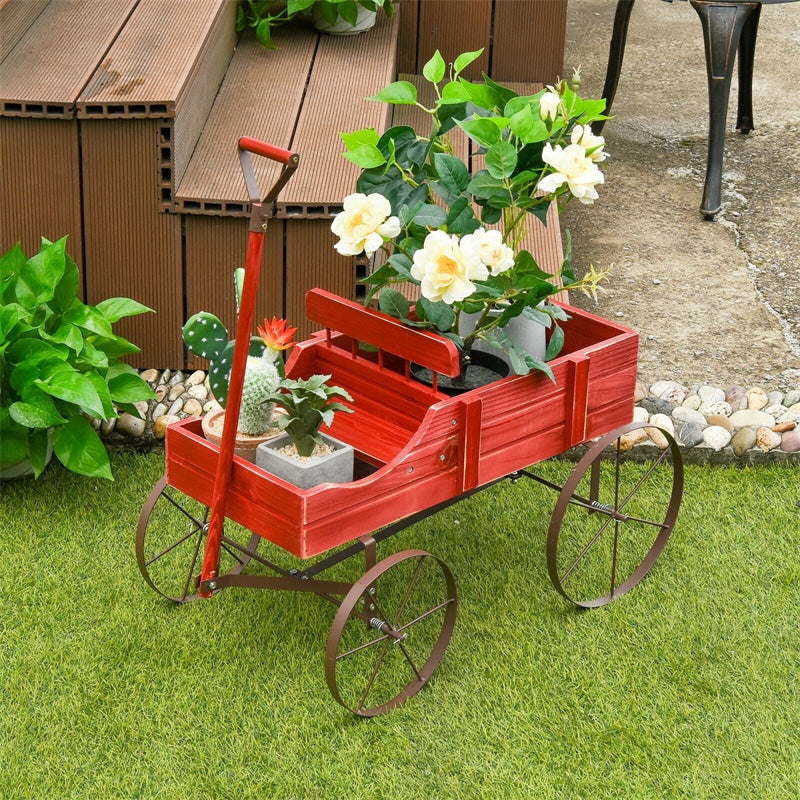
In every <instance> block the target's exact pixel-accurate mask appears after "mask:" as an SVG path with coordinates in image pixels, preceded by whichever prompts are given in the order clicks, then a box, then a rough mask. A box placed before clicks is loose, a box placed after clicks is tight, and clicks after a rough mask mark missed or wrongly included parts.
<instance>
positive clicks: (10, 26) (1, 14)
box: [0, 0, 50, 62]
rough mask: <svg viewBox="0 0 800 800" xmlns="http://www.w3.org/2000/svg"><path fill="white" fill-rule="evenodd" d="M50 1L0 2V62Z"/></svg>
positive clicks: (17, 0) (5, 0) (9, 0)
mask: <svg viewBox="0 0 800 800" xmlns="http://www.w3.org/2000/svg"><path fill="white" fill-rule="evenodd" d="M49 2H50V0H25V2H19V0H0V62H2V61H3V59H4V58H5V57H6V56H7V55H8V54H9V53H10V52H11V51H12V50H13V49H14V47H15V46H16V44H17V42H18V41H19V40H20V39H21V38H22V36H23V35H24V33H25V31H27V30H28V28H29V27H30V26H31V25H32V24H33V23H34V21H35V20H36V18H37V17H38V16H39V14H41V13H42V10H43V9H44V8H45V7H46V6H47V4H48V3H49Z"/></svg>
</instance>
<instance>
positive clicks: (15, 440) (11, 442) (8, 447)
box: [0, 408, 31, 468]
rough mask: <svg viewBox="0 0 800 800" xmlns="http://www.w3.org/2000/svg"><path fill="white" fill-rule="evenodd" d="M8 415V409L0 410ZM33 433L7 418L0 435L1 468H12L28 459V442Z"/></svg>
mask: <svg viewBox="0 0 800 800" xmlns="http://www.w3.org/2000/svg"><path fill="white" fill-rule="evenodd" d="M0 410H2V411H4V412H5V414H6V415H8V409H5V408H3V409H0ZM30 435H31V432H30V431H29V430H28V429H27V428H25V427H24V426H22V425H19V424H18V423H16V422H14V421H13V420H11V419H10V417H8V416H6V421H5V422H4V423H3V426H2V435H0V466H2V467H4V468H5V467H10V466H11V465H12V464H17V463H19V462H20V461H23V460H24V459H26V458H28V440H29V438H30Z"/></svg>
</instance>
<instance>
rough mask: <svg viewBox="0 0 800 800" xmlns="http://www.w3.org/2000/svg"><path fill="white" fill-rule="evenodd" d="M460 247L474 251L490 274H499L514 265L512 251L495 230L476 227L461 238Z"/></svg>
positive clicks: (463, 249)
mask: <svg viewBox="0 0 800 800" xmlns="http://www.w3.org/2000/svg"><path fill="white" fill-rule="evenodd" d="M461 249H462V251H469V252H473V251H474V252H475V254H476V255H477V256H478V258H479V259H480V261H481V263H482V264H483V265H484V266H486V267H488V268H489V270H490V271H491V273H492V275H499V274H500V273H501V272H505V271H506V270H509V269H511V267H513V266H514V251H513V250H512V249H511V248H510V247H509V246H508V245H507V244H505V243H504V242H503V236H502V234H501V233H500V231H497V230H488V231H487V230H486V229H485V228H478V230H476V231H475V232H474V233H468V234H467V235H466V236H464V237H463V238H462V239H461Z"/></svg>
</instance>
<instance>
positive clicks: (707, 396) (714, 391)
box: [697, 386, 725, 403]
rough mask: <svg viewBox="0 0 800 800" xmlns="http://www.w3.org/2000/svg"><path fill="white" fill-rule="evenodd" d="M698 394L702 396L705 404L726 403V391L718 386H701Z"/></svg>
mask: <svg viewBox="0 0 800 800" xmlns="http://www.w3.org/2000/svg"><path fill="white" fill-rule="evenodd" d="M697 394H699V395H700V399H701V400H702V401H703V403H724V402H725V391H724V390H723V389H719V388H718V387H716V386H701V387H700V388H699V389H698V391H697Z"/></svg>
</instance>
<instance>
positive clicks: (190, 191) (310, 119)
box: [174, 14, 398, 219]
mask: <svg viewBox="0 0 800 800" xmlns="http://www.w3.org/2000/svg"><path fill="white" fill-rule="evenodd" d="M397 30H398V27H397V20H396V18H395V19H392V20H390V19H387V18H386V16H385V15H383V14H379V15H378V21H377V24H376V26H375V28H373V29H372V30H371V31H368V32H367V33H364V34H360V35H358V36H338V37H337V36H323V35H320V34H319V33H317V32H316V31H315V30H314V29H313V28H312V27H310V26H304V25H295V24H293V25H292V26H287V27H285V28H281V29H279V30H278V31H276V33H275V35H274V41H275V44H276V48H277V49H275V50H265V49H264V48H263V47H261V45H259V44H258V42H256V41H255V39H254V38H253V37H252V36H250V35H249V34H244V35H243V36H242V37H241V39H240V42H239V46H238V47H237V48H236V53H235V54H234V56H233V58H232V59H231V63H230V65H229V67H228V72H227V75H226V77H225V80H224V81H223V83H222V86H221V87H220V91H219V95H218V96H217V98H216V100H215V102H214V105H213V108H212V109H211V113H210V114H209V117H208V120H207V122H206V125H205V128H204V130H203V134H202V136H201V137H200V140H199V141H198V144H197V148H196V149H195V152H194V154H193V156H192V159H191V162H190V164H189V167H188V169H187V170H186V173H185V174H184V176H183V179H182V180H181V181H180V184H179V185H178V188H177V191H176V193H175V201H174V208H175V210H176V211H181V212H184V213H188V214H210V215H215V214H217V215H222V216H246V215H247V214H248V213H249V202H248V197H247V191H246V189H245V185H244V181H243V180H242V171H241V167H240V165H239V159H238V156H237V150H236V143H237V141H238V139H239V137H240V136H252V137H254V138H256V139H261V140H262V141H267V142H269V143H271V144H275V145H278V146H280V147H285V148H287V149H289V150H292V151H293V152H296V153H299V154H300V167H299V168H298V170H297V172H296V173H295V174H294V176H293V177H292V179H291V181H290V182H289V183H288V184H287V186H286V187H285V188H284V189H283V191H282V192H281V194H280V196H279V198H278V204H277V212H278V216H283V217H292V218H303V219H307V218H328V217H330V216H331V214H333V213H336V212H337V211H338V210H340V209H341V204H342V198H343V197H344V196H345V195H346V194H349V193H350V192H352V191H353V189H354V186H355V182H356V179H357V177H358V169H357V168H356V167H355V165H353V164H351V163H350V162H349V161H347V160H346V159H344V158H343V157H342V155H341V154H342V151H343V150H344V146H343V144H342V141H341V139H340V138H339V133H340V132H343V131H350V130H355V129H357V128H362V127H374V128H376V129H378V130H383V129H384V128H385V126H386V122H387V111H386V107H385V106H383V104H381V103H373V102H369V101H367V100H365V99H364V98H365V97H366V96H369V95H371V94H374V93H375V92H377V91H378V90H379V89H381V88H383V87H384V86H385V85H386V84H388V83H390V82H391V81H392V80H393V79H394V63H395V52H396V43H397ZM254 167H255V169H256V177H257V178H258V180H259V185H260V186H262V187H263V188H269V187H270V186H271V185H272V183H273V182H274V180H275V178H276V177H277V175H278V172H279V168H278V167H277V165H274V164H270V163H269V162H266V161H264V160H263V159H256V160H255V162H254Z"/></svg>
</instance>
